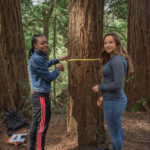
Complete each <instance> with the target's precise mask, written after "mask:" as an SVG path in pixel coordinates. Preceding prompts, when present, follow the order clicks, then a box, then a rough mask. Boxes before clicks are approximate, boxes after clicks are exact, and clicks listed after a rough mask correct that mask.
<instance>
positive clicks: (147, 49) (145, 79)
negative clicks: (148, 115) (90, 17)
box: [126, 0, 150, 107]
mask: <svg viewBox="0 0 150 150" xmlns="http://www.w3.org/2000/svg"><path fill="white" fill-rule="evenodd" d="M127 47H128V52H129V54H130V55H131V56H132V58H133V63H134V67H135V73H134V77H133V78H132V79H130V82H127V83H126V93H127V96H128V104H129V105H128V107H132V106H133V105H135V104H136V103H137V101H139V100H142V99H145V100H148V103H149V104H150V1H149V0H142V1H141V0H128V45H127ZM149 106H150V105H149Z"/></svg>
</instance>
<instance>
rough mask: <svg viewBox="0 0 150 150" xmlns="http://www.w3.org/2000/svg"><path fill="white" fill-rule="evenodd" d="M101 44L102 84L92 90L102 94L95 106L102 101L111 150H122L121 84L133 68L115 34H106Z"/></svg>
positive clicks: (123, 100) (124, 106) (124, 95)
mask: <svg viewBox="0 0 150 150" xmlns="http://www.w3.org/2000/svg"><path fill="white" fill-rule="evenodd" d="M103 42H104V43H103V44H104V45H103V51H102V53H101V57H100V59H101V63H102V66H103V69H102V74H103V83H102V84H100V85H95V86H94V87H93V88H92V90H93V91H94V92H99V91H101V92H102V96H101V97H100V98H99V100H98V101H97V105H98V106H100V104H101V102H102V101H103V100H104V105H103V109H104V119H105V122H106V124H107V127H108V131H109V133H110V136H111V138H112V150H122V147H123V129H122V116H123V112H124V110H125V108H126V105H127V97H126V94H125V92H124V90H123V82H124V77H125V74H126V72H128V73H133V66H132V62H131V59H130V58H129V56H128V54H127V52H126V51H124V50H123V46H122V44H121V41H120V39H119V37H118V35H117V34H115V33H108V34H106V35H105V37H104V40H103Z"/></svg>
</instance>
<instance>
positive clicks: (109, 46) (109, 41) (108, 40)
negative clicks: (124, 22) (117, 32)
mask: <svg viewBox="0 0 150 150" xmlns="http://www.w3.org/2000/svg"><path fill="white" fill-rule="evenodd" d="M116 47H117V46H116V42H115V40H114V38H113V37H112V36H111V35H109V36H106V37H105V39H104V50H105V51H106V52H107V53H108V54H111V53H112V52H114V51H115V49H116Z"/></svg>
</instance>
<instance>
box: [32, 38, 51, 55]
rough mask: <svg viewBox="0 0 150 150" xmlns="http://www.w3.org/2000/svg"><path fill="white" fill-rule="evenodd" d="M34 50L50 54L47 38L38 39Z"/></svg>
mask: <svg viewBox="0 0 150 150" xmlns="http://www.w3.org/2000/svg"><path fill="white" fill-rule="evenodd" d="M34 48H35V49H37V50H39V51H41V52H43V53H47V52H48V41H47V38H46V37H45V36H40V37H38V38H37V42H36V43H35V44H34Z"/></svg>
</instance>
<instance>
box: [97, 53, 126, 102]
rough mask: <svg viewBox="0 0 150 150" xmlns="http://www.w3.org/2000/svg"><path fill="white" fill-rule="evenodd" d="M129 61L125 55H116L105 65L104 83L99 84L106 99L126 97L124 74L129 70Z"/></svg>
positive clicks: (103, 70)
mask: <svg viewBox="0 0 150 150" xmlns="http://www.w3.org/2000/svg"><path fill="white" fill-rule="evenodd" d="M127 67H128V65H127V61H126V59H125V58H124V57H123V56H120V55H117V54H116V55H114V56H112V57H111V58H110V60H109V61H108V62H107V63H106V64H105V65H104V66H103V69H102V74H103V83H102V84H100V85H98V87H99V90H100V91H102V96H103V98H104V100H121V99H124V98H125V99H126V95H125V93H124V90H123V81H124V76H125V73H126V71H127Z"/></svg>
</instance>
